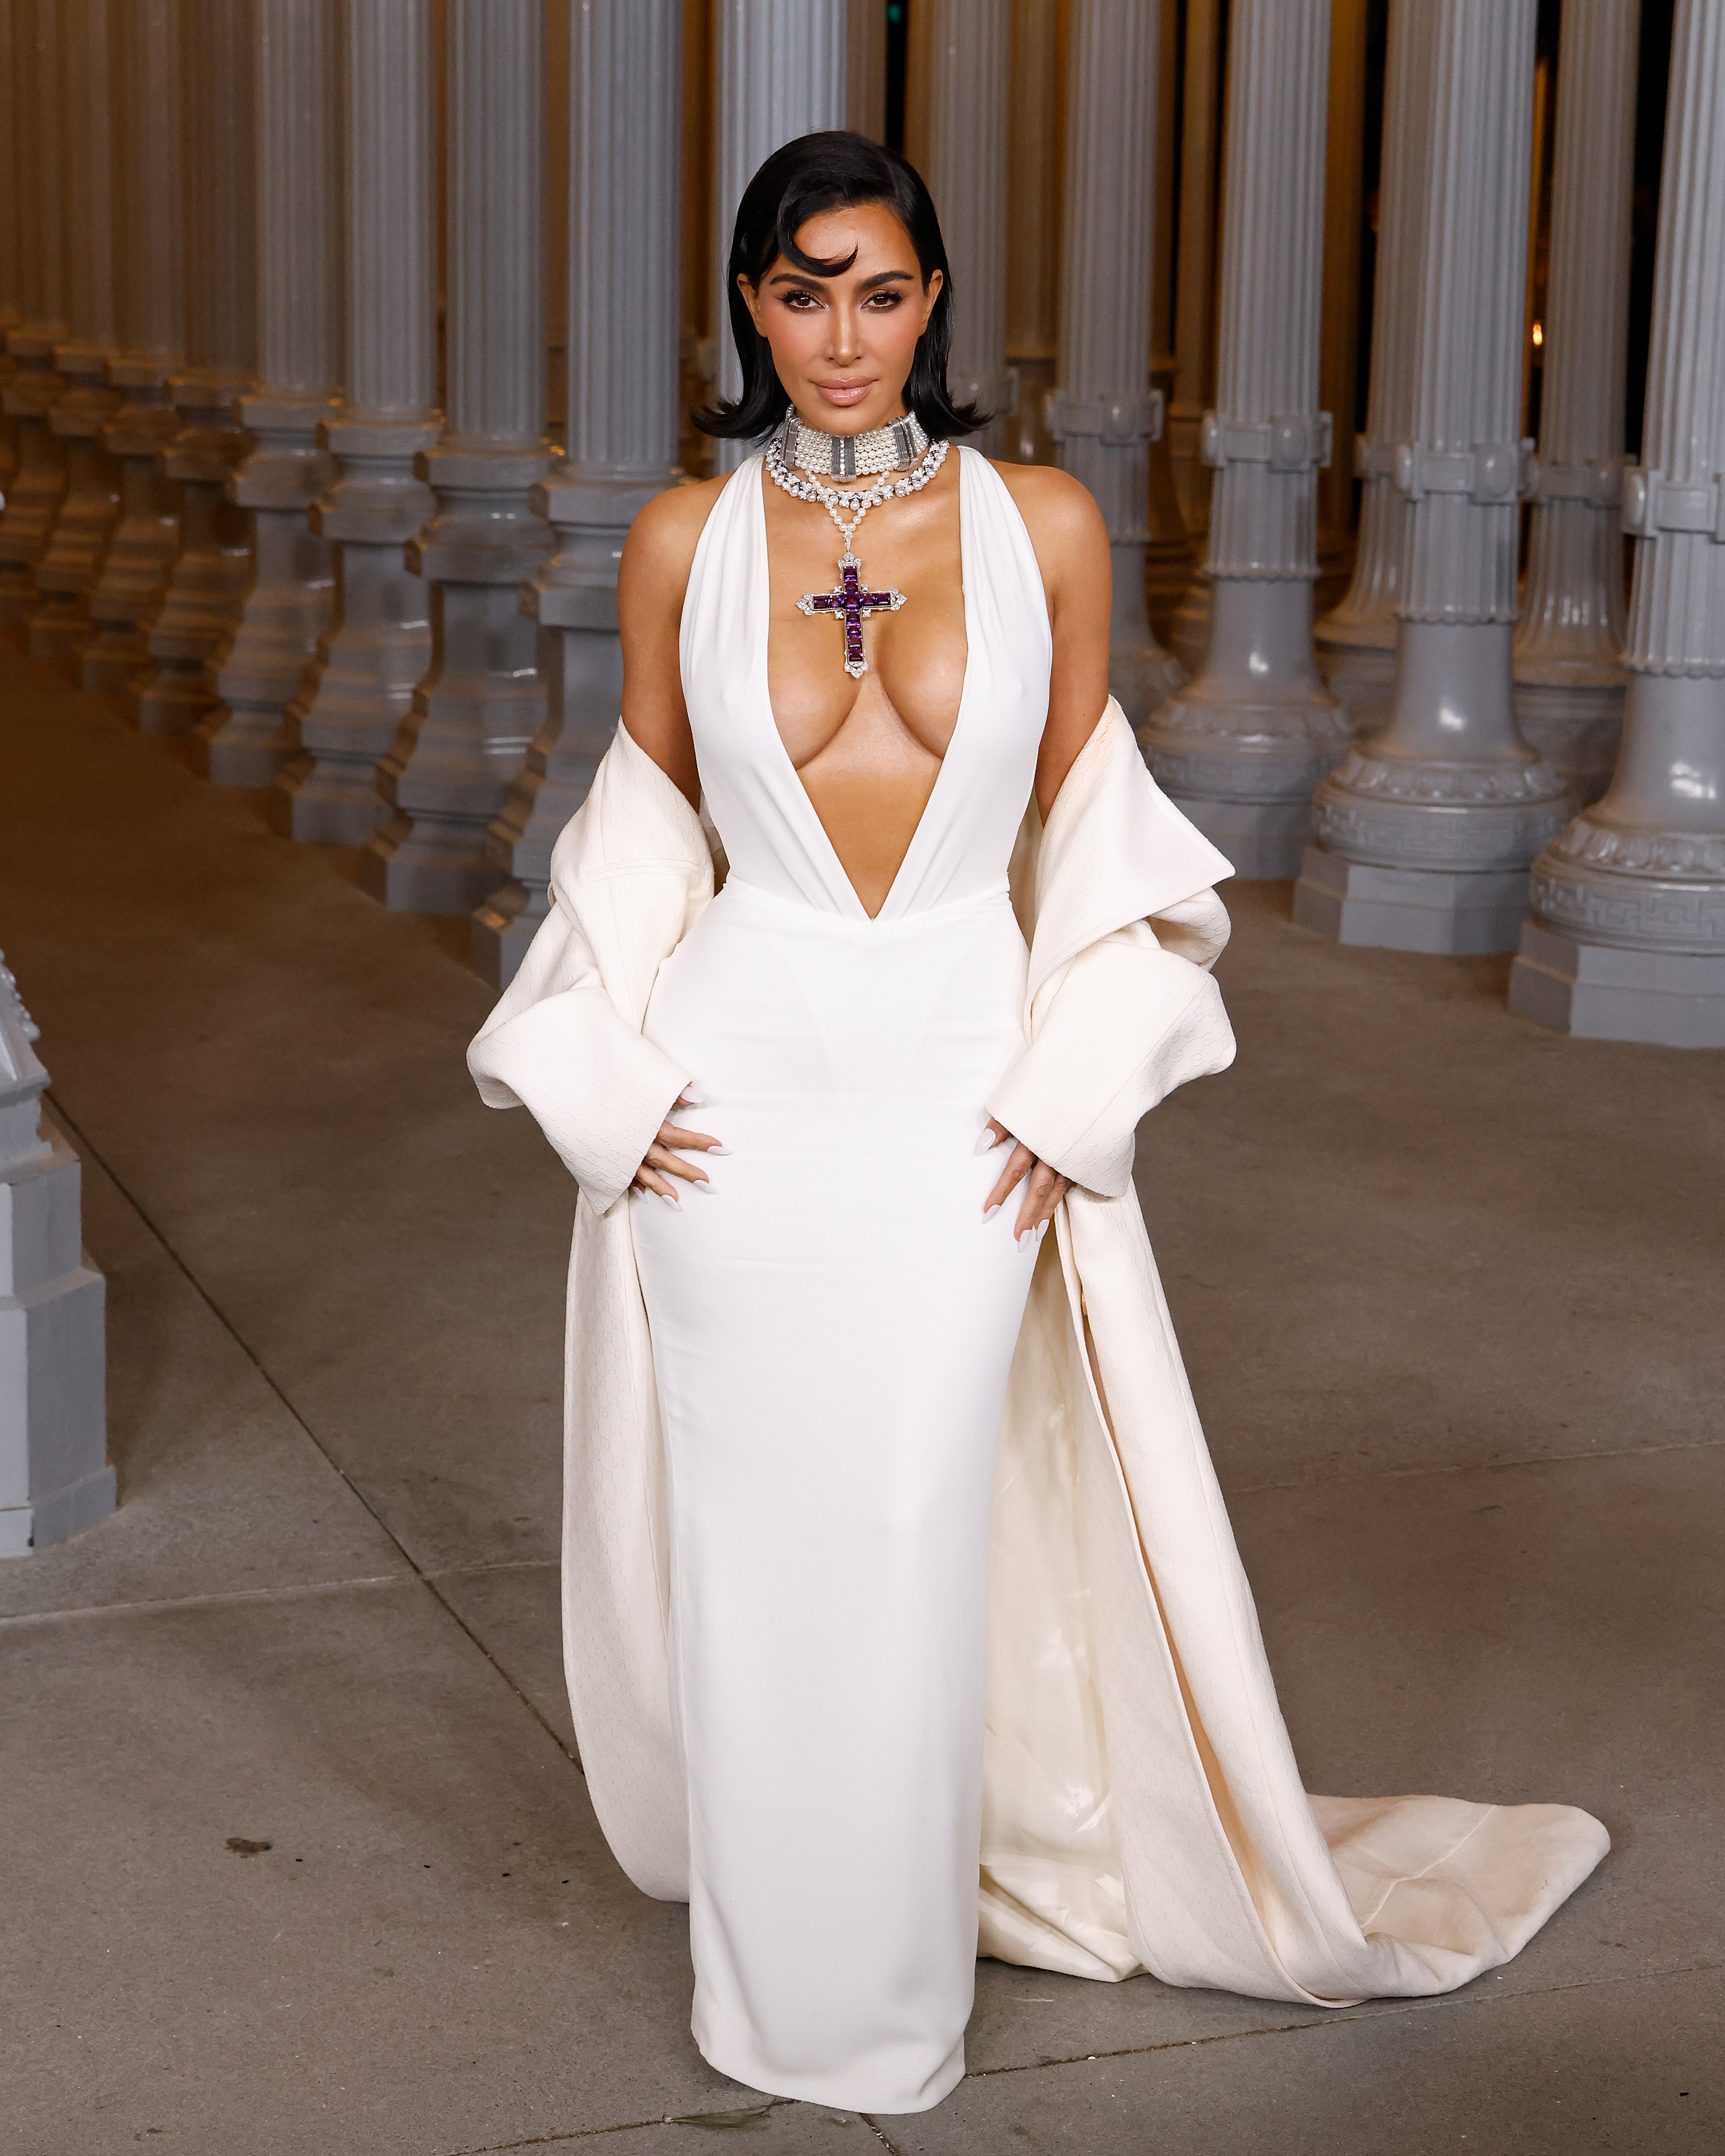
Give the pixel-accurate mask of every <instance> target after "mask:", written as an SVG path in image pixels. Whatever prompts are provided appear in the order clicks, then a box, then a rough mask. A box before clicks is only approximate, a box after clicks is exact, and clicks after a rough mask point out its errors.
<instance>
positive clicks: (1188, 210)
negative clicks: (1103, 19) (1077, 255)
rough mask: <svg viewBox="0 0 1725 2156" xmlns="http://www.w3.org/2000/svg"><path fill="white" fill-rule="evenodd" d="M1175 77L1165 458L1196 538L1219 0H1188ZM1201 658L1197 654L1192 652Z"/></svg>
mask: <svg viewBox="0 0 1725 2156" xmlns="http://www.w3.org/2000/svg"><path fill="white" fill-rule="evenodd" d="M1185 30H1186V35H1185V45H1184V52H1185V59H1184V66H1183V69H1182V80H1181V84H1180V108H1181V110H1180V116H1181V126H1180V206H1179V244H1178V248H1177V249H1176V265H1175V285H1174V395H1173V403H1170V404H1169V406H1168V458H1169V461H1170V463H1171V464H1172V465H1173V473H1174V485H1175V487H1176V489H1177V490H1178V494H1179V497H1180V515H1181V517H1182V519H1183V521H1184V523H1185V526H1186V529H1187V531H1189V532H1190V533H1191V534H1192V536H1194V538H1195V539H1199V540H1201V539H1202V538H1203V537H1204V534H1205V533H1206V532H1207V531H1209V521H1210V475H1209V470H1207V469H1206V467H1205V465H1204V460H1203V459H1202V457H1201V456H1200V455H1199V429H1200V428H1201V427H1202V426H1203V424H1204V413H1205V411H1206V409H1207V408H1208V407H1209V398H1210V380H1211V369H1212V365H1213V362H1214V341H1215V322H1216V308H1215V282H1214V280H1215V236H1216V117H1217V109H1218V105H1217V94H1216V93H1217V88H1218V84H1219V72H1218V70H1219V66H1220V61H1221V40H1222V0H1187V6H1186V23H1185ZM1195 655H1196V656H1198V657H1202V655H1203V654H1202V653H1201V652H1199V653H1198V654H1195Z"/></svg>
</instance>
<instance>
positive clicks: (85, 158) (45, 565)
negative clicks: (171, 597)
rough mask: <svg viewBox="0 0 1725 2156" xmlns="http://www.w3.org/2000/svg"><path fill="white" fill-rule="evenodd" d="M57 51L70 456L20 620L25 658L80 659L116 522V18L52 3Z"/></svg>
mask: <svg viewBox="0 0 1725 2156" xmlns="http://www.w3.org/2000/svg"><path fill="white" fill-rule="evenodd" d="M59 21H60V32H61V35H62V37H63V38H64V40H65V44H64V67H63V69H62V72H61V78H60V88H61V93H62V100H63V103H62V126H63V133H62V147H63V153H64V158H65V205H66V230H65V246H66V300H67V306H66V312H67V316H68V319H69V326H70V329H71V335H70V336H69V337H68V338H67V339H66V341H64V343H63V344H60V345H59V346H56V347H55V350H54V367H55V368H56V370H57V371H58V372H59V373H60V374H61V375H63V376H64V377H65V382H66V393H65V394H64V396H63V397H62V398H60V400H59V403H57V404H56V405H55V406H54V411H53V413H52V415H51V416H50V418H49V422H48V423H49V427H50V429H52V430H53V432H54V434H58V435H59V438H60V439H61V440H62V441H63V442H64V444H65V445H66V491H65V493H64V495H63V496H62V498H61V500H60V505H59V510H58V511H57V512H56V514H55V516H54V528H53V530H52V531H50V533H49V538H48V543H47V545H46V546H45V547H44V549H43V552H42V557H41V559H40V560H39V562H37V564H36V603H35V604H34V606H33V607H32V608H31V609H30V613H29V615H28V631H29V646H30V652H31V655H32V657H33V658H37V659H68V660H75V659H76V657H77V655H78V653H79V652H80V649H81V648H82V646H83V645H84V644H86V643H87V642H88V641H89V640H90V635H91V634H92V630H91V626H90V615H89V613H88V610H87V608H86V607H85V599H86V597H87V595H88V593H89V591H90V586H91V585H92V584H93V583H95V574H96V567H97V564H98V563H99V562H100V560H101V557H102V553H103V552H104V550H105V547H106V546H107V542H108V536H109V534H110V532H111V531H112V530H113V528H114V526H115V524H116V521H118V518H119V515H120V467H119V465H117V464H116V462H115V460H114V458H113V456H112V454H110V451H109V449H108V448H107V445H106V444H105V442H104V440H103V439H102V435H103V429H104V427H105V423H106V422H107V421H108V419H109V418H111V417H112V415H113V414H114V413H116V411H118V409H119V408H120V398H119V396H118V394H117V393H116V391H114V390H113V389H111V388H109V386H108V382H107V379H106V373H107V367H108V362H110V360H111V359H112V358H113V357H115V354H116V348H117V337H116V321H115V311H114V300H115V285H114V172H113V142H114V126H113V121H114V112H113V100H112V95H111V90H112V61H113V42H114V18H113V14H112V11H111V10H110V7H109V4H108V0H60V15H59Z"/></svg>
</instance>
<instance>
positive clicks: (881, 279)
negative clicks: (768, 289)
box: [767, 269, 915, 292]
mask: <svg viewBox="0 0 1725 2156" xmlns="http://www.w3.org/2000/svg"><path fill="white" fill-rule="evenodd" d="M914 275H915V272H914V271H912V270H910V269H882V270H881V271H880V273H879V274H878V275H875V276H873V277H865V278H864V279H863V280H862V284H861V285H860V288H859V289H860V290H862V291H865V292H871V291H873V290H874V289H875V286H876V285H897V284H909V283H910V282H911V280H912V279H913V277H914ZM767 281H768V284H769V285H824V284H825V283H826V282H827V281H828V280H827V279H825V278H824V277H817V276H815V275H814V273H813V272H812V271H809V270H804V269H781V270H780V271H779V273H778V275H777V276H776V277H769V278H768V280H767Z"/></svg>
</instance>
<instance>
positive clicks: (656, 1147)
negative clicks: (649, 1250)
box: [629, 1092, 725, 1205]
mask: <svg viewBox="0 0 1725 2156" xmlns="http://www.w3.org/2000/svg"><path fill="white" fill-rule="evenodd" d="M672 1106H674V1107H676V1108H692V1107H694V1106H696V1099H695V1097H694V1096H691V1094H689V1093H686V1092H685V1093H680V1094H679V1095H678V1096H677V1098H676V1100H675V1101H674V1102H673V1103H672ZM724 1150H725V1148H724V1147H723V1146H722V1145H721V1142H719V1140H718V1139H717V1138H713V1137H707V1135H706V1132H703V1131H685V1130H684V1129H683V1128H681V1127H680V1125H678V1124H676V1123H672V1122H664V1123H661V1124H660V1126H659V1136H658V1137H656V1138H655V1140H654V1141H653V1142H652V1144H651V1145H649V1147H648V1148H647V1157H646V1158H645V1159H644V1161H643V1162H642V1163H641V1164H640V1166H639V1168H637V1169H636V1170H635V1172H634V1178H633V1180H632V1181H631V1182H630V1183H629V1188H630V1189H631V1190H650V1191H651V1192H652V1193H653V1194H654V1196H655V1198H663V1199H665V1201H666V1202H667V1204H672V1205H675V1204H677V1203H678V1202H679V1200H678V1198H677V1193H676V1192H675V1190H674V1189H673V1188H672V1187H671V1185H670V1182H669V1181H667V1179H666V1178H668V1177H671V1176H675V1177H676V1178H678V1179H679V1180H680V1181H681V1182H684V1183H695V1184H696V1185H697V1186H698V1187H700V1188H705V1189H707V1190H711V1188H712V1187H713V1186H712V1183H711V1181H710V1180H709V1178H708V1177H707V1173H706V1169H705V1168H696V1166H695V1164H694V1163H693V1162H692V1161H686V1160H679V1159H678V1158H677V1155H678V1153H679V1152H690V1151H693V1152H723V1151H724Z"/></svg>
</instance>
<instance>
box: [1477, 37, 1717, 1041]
mask: <svg viewBox="0 0 1725 2156" xmlns="http://www.w3.org/2000/svg"><path fill="white" fill-rule="evenodd" d="M1722 140H1725V13H1722V12H1721V11H1720V9H1719V8H1717V6H1716V5H1714V4H1712V0H1678V6H1677V10H1676V23H1675V27H1674V30H1673V34H1672V44H1671V91H1670V99H1669V103H1668V105H1667V110H1666V138H1665V173H1664V178H1663V182H1662V183H1661V190H1660V202H1659V243H1658V253H1657V257H1656V267H1655V270H1654V288H1653V341H1652V349H1651V353H1650V355H1649V358H1648V364H1647V415H1646V422H1645V427H1644V429H1643V432H1642V449H1641V463H1640V466H1639V467H1638V468H1636V469H1634V470H1630V472H1628V473H1627V474H1626V475H1625V486H1624V500H1623V522H1624V527H1625V530H1626V531H1630V533H1632V534H1633V535H1634V538H1635V582H1634V588H1633V591H1632V593H1631V595H1630V615H1629V637H1628V642H1627V644H1626V647H1625V652H1624V664H1625V666H1626V667H1627V668H1628V670H1629V680H1630V685H1629V698H1628V704H1627V707H1626V710H1625V718H1624V731H1623V746H1622V748H1621V750H1620V753H1619V756H1618V760H1617V768H1616V771H1615V775H1614V776H1613V778H1612V781H1611V784H1610V787H1609V789H1608V791H1607V792H1606V793H1605V795H1604V798H1603V799H1602V800H1600V801H1599V802H1597V803H1594V805H1593V806H1592V807H1591V808H1584V810H1583V811H1582V813H1581V814H1580V815H1579V816H1578V817H1577V818H1576V819H1574V822H1573V823H1572V824H1570V825H1569V826H1568V829H1566V830H1565V831H1564V832H1563V834H1562V835H1561V836H1560V837H1558V839H1556V840H1555V842H1554V843H1553V844H1551V845H1548V847H1547V848H1546V849H1545V850H1544V851H1543V853H1542V854H1541V855H1540V856H1539V858H1538V860H1537V861H1536V862H1535V863H1534V865H1533V876H1532V903H1533V917H1532V920H1531V921H1529V922H1528V923H1527V927H1526V928H1525V930H1524V931H1523V933H1522V943H1521V951H1520V955H1519V956H1518V957H1517V960H1516V962H1515V965H1514V967H1513V968H1512V971H1511V976H1510V994H1509V1007H1510V1009H1512V1011H1515V1012H1517V1013H1518V1014H1520V1015H1522V1017H1525V1018H1531V1019H1538V1020H1539V1021H1540V1022H1541V1023H1542V1024H1546V1025H1549V1026H1553V1027H1555V1028H1556V1029H1558V1031H1560V1032H1568V1033H1574V1034H1589V1035H1591V1036H1593V1037H1594V1038H1595V1039H1609V1040H1645V1041H1658V1042H1662V1043H1664V1044H1665V1045H1667V1046H1669V1047H1676V1048H1725V479H1722V478H1721V477H1720V474H1721V473H1722V472H1725V254H1722V253H1721V250H1720V246H1719V234H1720V232H1721V230H1722V229H1725V159H1722V158H1721V157H1720V156H1719V144H1720V142H1721V141H1722Z"/></svg>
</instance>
